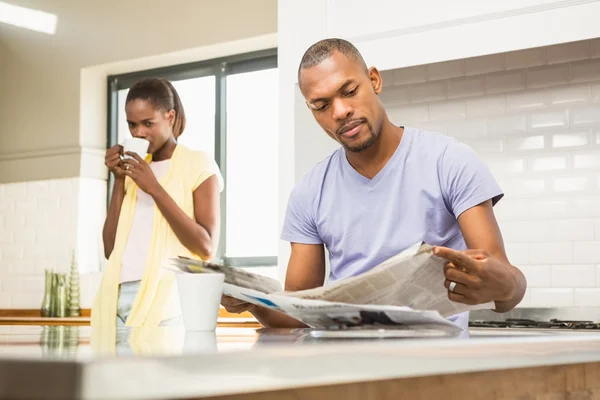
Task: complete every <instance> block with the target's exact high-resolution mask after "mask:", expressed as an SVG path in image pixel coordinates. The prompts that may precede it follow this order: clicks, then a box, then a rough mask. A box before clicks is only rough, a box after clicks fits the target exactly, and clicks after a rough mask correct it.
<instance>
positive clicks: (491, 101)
mask: <svg viewBox="0 0 600 400" xmlns="http://www.w3.org/2000/svg"><path fill="white" fill-rule="evenodd" d="M505 112H506V96H505V95H499V96H485V97H477V98H473V99H467V115H468V116H469V117H480V116H484V115H497V114H503V113H505Z"/></svg>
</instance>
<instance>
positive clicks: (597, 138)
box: [594, 132, 600, 144]
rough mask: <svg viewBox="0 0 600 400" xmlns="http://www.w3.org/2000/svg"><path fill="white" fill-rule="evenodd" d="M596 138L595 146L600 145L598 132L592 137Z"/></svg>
mask: <svg viewBox="0 0 600 400" xmlns="http://www.w3.org/2000/svg"><path fill="white" fill-rule="evenodd" d="M594 136H595V137H596V144H600V132H598V133H596V134H595V135H594Z"/></svg>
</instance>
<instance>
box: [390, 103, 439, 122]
mask: <svg viewBox="0 0 600 400" xmlns="http://www.w3.org/2000/svg"><path fill="white" fill-rule="evenodd" d="M387 113H388V116H389V118H390V120H391V121H392V122H394V123H397V124H407V125H410V124H418V123H419V122H423V121H427V119H428V115H429V110H428V106H427V104H425V105H418V106H404V107H391V108H388V109H387Z"/></svg>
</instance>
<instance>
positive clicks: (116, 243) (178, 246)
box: [92, 78, 223, 343]
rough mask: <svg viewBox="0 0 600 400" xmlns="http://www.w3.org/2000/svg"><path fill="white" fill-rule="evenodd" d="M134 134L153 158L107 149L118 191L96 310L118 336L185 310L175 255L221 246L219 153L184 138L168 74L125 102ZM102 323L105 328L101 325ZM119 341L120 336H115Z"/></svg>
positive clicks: (97, 322)
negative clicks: (171, 264)
mask: <svg viewBox="0 0 600 400" xmlns="http://www.w3.org/2000/svg"><path fill="white" fill-rule="evenodd" d="M125 111H126V114H127V123H128V124H129V131H130V132H131V135H132V136H133V137H136V138H143V139H146V140H148V142H149V143H150V144H149V147H148V154H149V155H148V156H147V157H146V159H142V158H141V157H140V156H139V155H137V154H135V153H126V154H127V155H130V156H132V157H133V158H134V159H123V158H122V156H123V154H122V152H123V150H122V147H121V146H119V145H116V146H114V147H112V148H110V149H108V151H107V152H106V157H105V163H106V166H107V167H108V168H109V170H110V171H111V172H112V173H113V174H114V177H115V180H114V189H113V194H112V198H111V201H110V207H109V210H108V215H107V217H106V221H105V225H104V230H103V241H104V252H105V255H106V257H107V258H108V264H107V267H106V269H105V271H104V273H103V276H102V282H101V284H100V287H99V290H98V294H97V295H96V298H95V300H94V305H93V308H92V326H93V327H95V328H96V329H95V332H96V333H101V335H102V338H101V339H102V340H109V341H111V340H113V338H114V333H115V331H116V329H115V326H119V325H125V326H134V327H139V326H150V327H151V326H159V325H161V324H162V325H166V324H169V323H171V322H172V321H175V320H177V318H178V317H179V316H180V313H181V311H180V308H179V299H178V296H177V291H176V286H177V285H176V284H175V280H174V275H173V273H171V272H169V271H167V270H164V269H163V268H161V267H162V265H164V263H165V262H166V261H167V260H168V258H170V257H176V256H187V257H194V258H200V259H203V260H209V259H211V257H212V256H213V255H214V252H215V251H216V249H217V247H218V242H219V234H220V229H219V225H220V218H219V215H220V211H219V204H220V191H221V190H222V187H223V183H222V177H221V174H220V172H219V168H218V167H217V165H216V163H215V162H214V160H213V159H211V158H210V157H209V156H208V155H207V154H205V153H203V152H201V151H192V150H190V149H188V148H186V147H185V146H183V145H181V144H178V143H177V140H178V138H179V136H180V135H181V134H182V133H183V130H184V128H185V112H184V110H183V106H182V104H181V100H180V98H179V95H178V94H177V91H176V90H175V88H174V87H173V85H172V84H171V83H170V82H169V81H167V80H165V79H157V78H152V79H144V80H141V81H138V82H136V83H135V84H134V85H133V86H132V87H131V89H130V90H129V93H128V95H127V99H126V103H125ZM99 328H101V330H98V329H99ZM112 343H114V341H113V342H112Z"/></svg>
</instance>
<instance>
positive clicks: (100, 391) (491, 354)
mask: <svg viewBox="0 0 600 400" xmlns="http://www.w3.org/2000/svg"><path fill="white" fill-rule="evenodd" d="M313 333H314V332H313ZM90 334H91V330H90V328H89V327H72V326H69V327H51V326H48V327H35V326H29V327H24V326H0V396H2V395H6V394H13V395H15V394H19V395H23V394H27V395H32V396H34V395H35V396H39V395H40V393H38V392H35V391H36V390H38V391H39V390H41V389H36V388H34V387H32V385H31V384H28V382H31V380H32V379H34V380H35V381H38V382H45V384H42V385H37V387H42V388H43V395H44V396H46V397H45V398H53V397H52V396H50V393H61V394H62V395H63V396H66V395H67V394H68V393H72V391H73V390H75V391H77V393H78V394H79V395H78V396H77V397H79V398H86V399H96V398H120V399H127V398H148V399H151V398H154V399H158V398H167V397H169V398H177V397H185V396H195V397H197V398H198V397H202V396H213V395H225V394H236V393H246V392H253V391H267V390H278V389H286V388H297V387H306V386H317V385H332V384H340V383H348V382H361V381H372V380H382V379H394V378H402V377H414V376H430V375H440V374H442V375H443V374H451V373H452V374H454V373H461V372H475V371H489V370H498V369H506V368H524V367H536V366H549V365H565V364H576V363H587V362H599V361H600V332H596V331H594V332H583V331H560V332H558V331H555V330H546V331H544V330H530V329H524V330H517V329H515V330H508V329H496V330H494V329H471V331H470V333H469V334H467V333H466V332H465V333H463V334H461V335H460V336H458V337H451V338H402V339H397V338H396V339H381V338H379V339H378V338H370V339H367V338H363V339H323V338H319V337H315V336H314V335H312V334H311V331H309V330H258V331H257V330H255V329H252V328H222V327H219V328H217V330H216V331H215V332H208V333H204V332H186V331H185V330H183V329H181V328H157V329H145V330H139V329H138V330H135V329H134V330H129V329H124V330H121V331H119V333H118V338H117V346H116V352H115V353H114V354H98V353H96V352H95V351H94V350H93V349H92V346H91V344H90ZM482 355H485V357H482ZM25 373H26V375H25V376H27V379H23V378H21V381H22V383H19V378H18V377H19V376H21V375H23V374H25ZM19 385H21V386H19ZM44 385H45V386H44ZM3 390H4V391H8V392H7V393H2V391H3ZM61 390H62V392H61ZM32 391H33V392H32Z"/></svg>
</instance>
